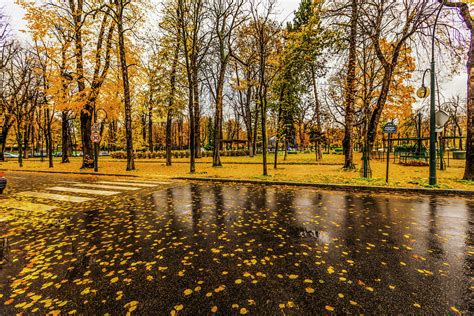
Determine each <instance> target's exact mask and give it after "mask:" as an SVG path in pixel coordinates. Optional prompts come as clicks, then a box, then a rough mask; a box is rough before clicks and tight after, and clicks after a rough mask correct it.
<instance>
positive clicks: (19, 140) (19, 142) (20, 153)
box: [16, 124, 23, 167]
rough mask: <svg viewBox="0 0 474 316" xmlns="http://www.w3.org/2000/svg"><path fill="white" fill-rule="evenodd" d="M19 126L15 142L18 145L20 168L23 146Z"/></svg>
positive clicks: (21, 165)
mask: <svg viewBox="0 0 474 316" xmlns="http://www.w3.org/2000/svg"><path fill="white" fill-rule="evenodd" d="M19 125H20V124H18V130H17V133H16V140H17V144H18V165H19V166H20V167H23V149H22V145H23V142H22V139H21V138H22V136H21V130H20V126H19Z"/></svg>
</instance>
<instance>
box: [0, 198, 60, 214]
mask: <svg viewBox="0 0 474 316" xmlns="http://www.w3.org/2000/svg"><path fill="white" fill-rule="evenodd" d="M1 207H3V208H14V209H17V210H22V211H50V210H54V209H56V208H58V207H57V206H52V205H46V204H38V203H30V202H25V201H18V200H14V199H8V200H2V206H1Z"/></svg>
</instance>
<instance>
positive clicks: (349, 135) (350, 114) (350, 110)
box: [342, 0, 358, 170]
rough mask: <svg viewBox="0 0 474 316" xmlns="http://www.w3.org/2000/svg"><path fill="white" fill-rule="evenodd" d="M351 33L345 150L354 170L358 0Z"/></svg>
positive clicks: (354, 0)
mask: <svg viewBox="0 0 474 316" xmlns="http://www.w3.org/2000/svg"><path fill="white" fill-rule="evenodd" d="M351 10H352V15H351V34H350V38H349V60H348V64H347V86H346V109H345V130H344V140H343V142H342V144H343V150H344V169H347V170H352V169H354V168H355V166H354V161H353V150H354V148H353V146H354V131H353V128H354V101H355V94H356V86H355V80H356V78H355V67H356V58H357V56H356V49H357V47H356V45H357V20H358V13H357V0H352V4H351Z"/></svg>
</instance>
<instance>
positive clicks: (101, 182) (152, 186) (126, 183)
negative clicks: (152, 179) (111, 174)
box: [97, 181, 156, 188]
mask: <svg viewBox="0 0 474 316" xmlns="http://www.w3.org/2000/svg"><path fill="white" fill-rule="evenodd" d="M97 183H99V184H116V185H128V186H131V187H141V188H154V187H156V185H155V184H148V183H136V182H115V181H97Z"/></svg>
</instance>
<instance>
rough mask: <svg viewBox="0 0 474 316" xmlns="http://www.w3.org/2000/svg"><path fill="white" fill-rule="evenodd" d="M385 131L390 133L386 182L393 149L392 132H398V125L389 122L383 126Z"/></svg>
mask: <svg viewBox="0 0 474 316" xmlns="http://www.w3.org/2000/svg"><path fill="white" fill-rule="evenodd" d="M383 132H384V133H386V134H388V149H387V166H386V170H385V183H388V170H389V166H390V152H391V151H392V134H395V133H396V132H397V125H395V124H393V122H388V123H387V124H385V126H384V127H383Z"/></svg>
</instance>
